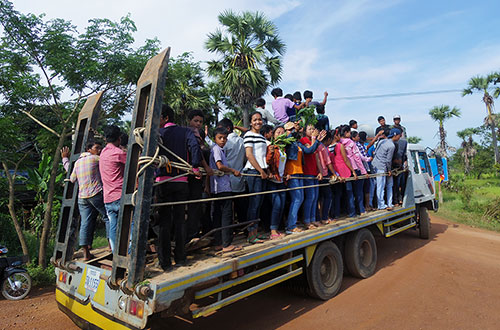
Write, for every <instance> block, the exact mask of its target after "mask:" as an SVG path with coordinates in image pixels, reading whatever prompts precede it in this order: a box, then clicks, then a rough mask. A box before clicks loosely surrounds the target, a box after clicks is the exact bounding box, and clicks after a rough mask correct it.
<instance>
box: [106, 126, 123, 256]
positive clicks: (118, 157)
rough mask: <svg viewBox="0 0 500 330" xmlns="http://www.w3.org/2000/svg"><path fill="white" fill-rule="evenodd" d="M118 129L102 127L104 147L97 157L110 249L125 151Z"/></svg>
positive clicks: (114, 236) (121, 181)
mask: <svg viewBox="0 0 500 330" xmlns="http://www.w3.org/2000/svg"><path fill="white" fill-rule="evenodd" d="M121 134H122V133H121V132H120V129H119V128H118V127H117V126H115V125H110V126H106V127H105V128H104V136H105V138H106V142H107V144H106V147H104V149H102V151H101V155H100V159H99V172H100V173H101V180H102V190H103V196H104V207H105V208H106V213H107V214H108V218H109V243H110V245H111V250H112V251H114V250H115V243H116V227H117V224H118V212H119V211H120V200H121V197H122V187H123V172H124V170H125V162H126V161H127V153H126V152H125V151H124V150H123V149H122V148H120V141H121Z"/></svg>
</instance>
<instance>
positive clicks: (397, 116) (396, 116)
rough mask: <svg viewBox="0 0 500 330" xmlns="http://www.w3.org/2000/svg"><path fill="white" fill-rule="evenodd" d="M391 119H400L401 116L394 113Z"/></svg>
mask: <svg viewBox="0 0 500 330" xmlns="http://www.w3.org/2000/svg"><path fill="white" fill-rule="evenodd" d="M392 119H401V116H400V115H394V117H393V118H392Z"/></svg>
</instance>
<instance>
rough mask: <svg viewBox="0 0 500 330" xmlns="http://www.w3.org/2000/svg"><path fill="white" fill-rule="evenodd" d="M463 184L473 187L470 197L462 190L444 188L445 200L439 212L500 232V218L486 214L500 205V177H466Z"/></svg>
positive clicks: (445, 216) (469, 223) (455, 219)
mask: <svg viewBox="0 0 500 330" xmlns="http://www.w3.org/2000/svg"><path fill="white" fill-rule="evenodd" d="M463 184H464V185H465V186H468V187H471V188H472V193H471V195H470V197H464V195H463V192H462V191H458V192H456V191H451V190H448V189H445V188H443V200H444V201H443V204H441V205H439V211H438V213H437V214H438V215H439V216H442V217H444V218H447V219H450V220H452V221H455V222H458V223H463V224H466V225H469V226H471V227H476V228H483V229H487V230H492V231H496V232H500V218H499V217H498V216H488V215H486V214H485V213H486V212H488V211H491V210H492V208H493V209H498V207H499V200H500V178H499V177H488V178H485V179H465V180H464V181H463ZM464 202H465V204H464ZM499 212H500V210H499ZM490 213H491V212H490ZM497 214H498V213H497Z"/></svg>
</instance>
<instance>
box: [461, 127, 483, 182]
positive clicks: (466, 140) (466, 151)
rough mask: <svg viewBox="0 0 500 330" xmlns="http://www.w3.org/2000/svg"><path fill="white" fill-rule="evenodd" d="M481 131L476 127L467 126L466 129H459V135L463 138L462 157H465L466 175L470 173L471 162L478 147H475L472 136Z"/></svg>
mask: <svg viewBox="0 0 500 330" xmlns="http://www.w3.org/2000/svg"><path fill="white" fill-rule="evenodd" d="M477 133H479V130H478V129H476V128H466V129H464V130H461V131H458V132H457V135H458V137H459V138H461V139H462V144H461V146H462V157H463V158H464V172H465V175H467V174H469V173H470V170H471V168H472V167H471V165H470V164H471V162H472V159H473V158H474V156H475V155H476V153H477V150H476V148H474V143H473V141H472V136H473V135H475V134H477Z"/></svg>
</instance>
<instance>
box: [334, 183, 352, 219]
mask: <svg viewBox="0 0 500 330" xmlns="http://www.w3.org/2000/svg"><path fill="white" fill-rule="evenodd" d="M334 187H335V196H334V199H333V202H334V209H335V213H334V214H335V218H338V217H340V200H341V197H342V195H343V194H344V188H345V195H346V203H347V216H348V217H351V218H352V217H354V216H355V215H356V208H355V207H354V194H353V192H352V181H347V182H346V183H337V184H335V185H334Z"/></svg>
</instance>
